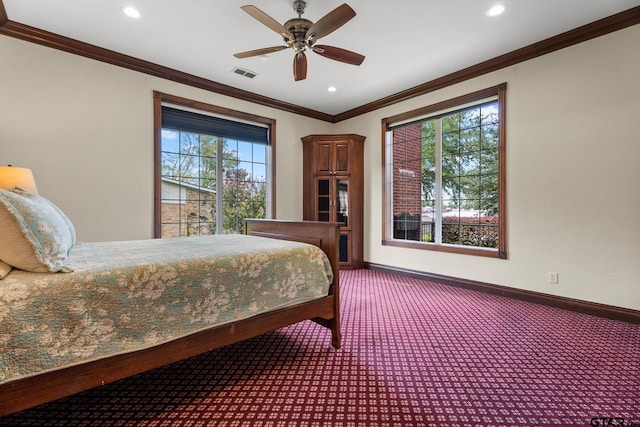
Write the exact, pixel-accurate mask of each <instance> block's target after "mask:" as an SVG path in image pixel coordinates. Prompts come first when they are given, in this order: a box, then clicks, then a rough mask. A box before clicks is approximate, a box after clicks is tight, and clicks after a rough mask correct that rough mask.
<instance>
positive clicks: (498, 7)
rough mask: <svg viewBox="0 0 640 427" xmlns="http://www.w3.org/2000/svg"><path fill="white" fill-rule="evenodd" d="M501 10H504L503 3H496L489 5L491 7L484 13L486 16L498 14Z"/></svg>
mask: <svg viewBox="0 0 640 427" xmlns="http://www.w3.org/2000/svg"><path fill="white" fill-rule="evenodd" d="M502 12H504V5H502V4H496V5H495V6H491V8H490V9H489V10H487V12H486V15H487V16H498V15H500V14H501V13H502Z"/></svg>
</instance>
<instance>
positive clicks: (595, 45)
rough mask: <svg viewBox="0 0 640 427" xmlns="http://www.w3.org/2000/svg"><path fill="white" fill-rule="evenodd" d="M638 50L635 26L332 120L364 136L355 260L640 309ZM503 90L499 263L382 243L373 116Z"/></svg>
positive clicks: (338, 129)
mask: <svg viewBox="0 0 640 427" xmlns="http://www.w3.org/2000/svg"><path fill="white" fill-rule="evenodd" d="M638 46H640V26H638V25H636V26H634V27H631V28H628V29H625V30H623V31H619V32H616V33H613V34H609V35H607V36H604V37H600V38H598V39H595V40H591V41H588V42H585V43H582V44H579V45H576V46H573V47H571V48H568V49H564V50H562V51H558V52H555V53H552V54H549V55H546V56H544V57H540V58H537V59H534V60H531V61H527V62H524V63H521V64H518V65H516V66H513V67H509V68H506V69H502V70H500V71H497V72H494V73H491V74H488V75H485V76H482V77H479V78H476V79H473V80H470V81H467V82H464V83H462V84H458V85H455V86H453V87H448V88H446V89H442V90H439V91H437V92H433V93H430V94H427V95H424V96H421V97H419V98H415V99H412V100H410V101H407V102H404V103H401V104H399V105H394V106H391V107H388V108H384V109H382V110H379V111H374V112H372V113H369V114H366V115H365V116H361V117H358V118H355V119H352V120H349V121H345V122H341V123H338V124H337V125H336V127H335V131H336V132H354V133H359V134H362V135H366V136H367V141H366V143H365V157H366V158H365V163H366V164H368V165H369V166H368V167H366V168H365V174H366V175H365V186H366V187H365V212H366V214H365V216H366V217H365V229H366V230H367V233H365V234H366V242H365V250H364V259H365V260H366V261H369V262H372V263H377V264H383V265H392V266H395V267H401V268H407V269H413V270H419V271H425V272H430V273H436V274H442V275H448V276H453V277H458V278H466V279H470V280H477V281H481V282H488V283H493V284H498V285H505V286H511V287H515V288H521V289H527V290H532V291H538V292H544V293H550V294H556V295H561V296H565V297H570V298H576V299H581V300H587V301H592V302H599V303H604V304H610V305H614V306H620V307H626V308H631V309H636V310H640V83H639V82H640V79H639V76H640V49H639V48H638ZM502 82H507V84H508V89H507V126H508V127H507V198H508V202H507V220H508V229H507V232H508V253H509V259H508V260H506V261H505V260H498V259H487V258H481V257H474V256H464V255H455V254H447V253H434V252H430V251H421V250H412V249H401V248H397V247H391V246H382V245H381V243H380V242H381V240H382V229H381V225H380V224H381V220H382V208H381V206H382V191H381V187H382V145H381V124H380V122H381V119H382V118H385V117H390V116H393V115H395V114H399V113H401V112H405V111H409V110H412V109H414V108H418V107H421V106H425V105H431V104H433V103H436V102H439V101H443V100H447V99H450V98H453V97H455V96H459V95H462V94H466V93H470V92H473V91H475V90H478V89H483V88H486V87H490V86H493V85H496V84H499V83H502ZM550 271H554V272H558V273H559V283H558V284H557V285H551V284H549V283H547V274H548V272H550Z"/></svg>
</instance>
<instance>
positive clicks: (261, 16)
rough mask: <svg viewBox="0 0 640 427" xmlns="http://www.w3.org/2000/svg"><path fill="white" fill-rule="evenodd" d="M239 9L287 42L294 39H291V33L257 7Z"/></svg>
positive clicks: (250, 6) (248, 6) (249, 6)
mask: <svg viewBox="0 0 640 427" xmlns="http://www.w3.org/2000/svg"><path fill="white" fill-rule="evenodd" d="M241 9H242V10H244V11H245V12H247V13H248V14H249V15H251V16H253V17H254V18H255V19H257V20H258V21H260V22H261V23H262V24H264V25H266V26H267V27H269V28H271V29H272V30H273V31H275V32H276V33H278V34H280V35H281V36H282V37H284V38H286V39H289V40H294V39H295V38H294V37H293V34H291V32H290V31H289V30H287V29H286V28H285V27H284V26H283V25H282V24H281V23H279V22H278V21H276V20H275V19H273V18H272V17H270V16H269V15H267V14H266V13H264V12H263V11H261V10H260V9H258V8H257V7H255V6H253V5H247V6H242V7H241Z"/></svg>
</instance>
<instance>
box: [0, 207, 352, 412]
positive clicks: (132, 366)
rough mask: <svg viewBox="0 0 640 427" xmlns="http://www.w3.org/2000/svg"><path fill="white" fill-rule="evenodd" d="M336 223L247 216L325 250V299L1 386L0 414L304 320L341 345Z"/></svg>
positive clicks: (251, 223)
mask: <svg viewBox="0 0 640 427" xmlns="http://www.w3.org/2000/svg"><path fill="white" fill-rule="evenodd" d="M339 225H340V224H338V223H326V222H296V221H278V220H247V221H246V227H245V232H246V234H251V235H257V236H265V237H273V238H278V239H285V240H294V241H302V242H308V243H312V244H314V245H316V246H319V247H320V248H322V250H323V251H325V253H327V255H328V257H329V260H330V262H331V267H332V269H333V273H334V278H333V283H332V285H331V290H330V293H329V295H328V296H327V297H324V298H321V299H318V300H314V301H309V302H306V303H302V304H297V305H294V306H291V307H287V308H283V309H279V310H276V311H272V312H269V313H265V314H261V315H257V316H254V317H251V318H249V319H246V320H241V321H237V322H233V323H228V324H225V325H221V326H217V327H214V328H211V329H208V330H206V331H202V332H198V333H195V334H192V335H189V336H186V337H184V338H180V339H177V340H175V341H171V342H169V343H165V344H161V345H158V346H156V347H153V348H149V349H145V350H140V351H136V352H132V353H127V354H122V355H118V356H113V357H109V358H105V359H101V360H97V361H94V362H90V363H86V364H82V365H78V366H73V367H70V368H66V369H61V370H57V371H53V372H47V373H44V374H40V375H36V376H33V377H29V378H25V379H20V380H16V381H12V382H9V383H5V384H2V385H0V417H1V416H5V415H9V414H12V413H14V412H18V411H21V410H24V409H27V408H30V407H33V406H36V405H40V404H42V403H46V402H50V401H52V400H55V399H59V398H61V397H64V396H68V395H71V394H75V393H78V392H81V391H84V390H88V389H91V388H94V387H98V386H101V385H104V384H107V383H110V382H113V381H117V380H120V379H123V378H126V377H129V376H132V375H135V374H139V373H141V372H145V371H148V370H150V369H154V368H158V367H160V366H164V365H167V364H170V363H173V362H177V361H179V360H182V359H186V358H188V357H192V356H195V355H198V354H201V353H204V352H207V351H210V350H213V349H216V348H220V347H223V346H226V345H229V344H233V343H236V342H239V341H242V340H245V339H248V338H251V337H255V336H258V335H261V334H264V333H266V332H270V331H273V330H276V329H279V328H282V327H284V326H287V325H291V324H294V323H297V322H300V321H303V320H307V319H313V320H314V321H317V322H318V323H320V324H322V325H324V326H326V327H328V328H329V329H330V330H331V334H332V345H333V346H334V347H336V348H339V347H340V341H341V333H340V299H339V289H340V288H339V272H338V239H339Z"/></svg>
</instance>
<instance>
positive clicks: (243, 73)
mask: <svg viewBox="0 0 640 427" xmlns="http://www.w3.org/2000/svg"><path fill="white" fill-rule="evenodd" d="M233 72H234V73H236V74H239V75H241V76H245V77H247V78H250V79H252V78H254V77H255V76H257V75H258V74H256V73H254V72H253V71H249V70H245V69H244V68H240V67H236V68H234V69H233Z"/></svg>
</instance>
